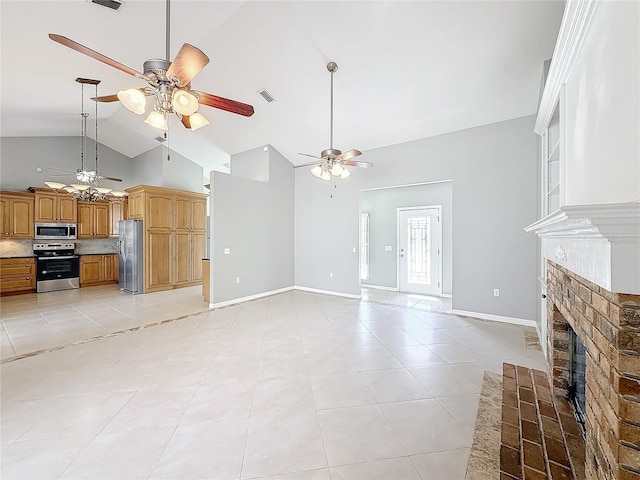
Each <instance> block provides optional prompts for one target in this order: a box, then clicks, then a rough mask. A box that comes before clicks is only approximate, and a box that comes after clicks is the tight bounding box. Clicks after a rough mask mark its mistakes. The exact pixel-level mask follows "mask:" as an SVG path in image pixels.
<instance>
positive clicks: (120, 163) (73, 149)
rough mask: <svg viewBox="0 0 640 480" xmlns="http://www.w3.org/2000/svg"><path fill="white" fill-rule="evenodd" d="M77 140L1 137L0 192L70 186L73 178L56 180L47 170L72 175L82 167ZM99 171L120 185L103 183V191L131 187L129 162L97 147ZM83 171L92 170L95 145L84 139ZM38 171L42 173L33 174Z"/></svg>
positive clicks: (105, 148) (105, 181)
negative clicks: (49, 185) (51, 184)
mask: <svg viewBox="0 0 640 480" xmlns="http://www.w3.org/2000/svg"><path fill="white" fill-rule="evenodd" d="M81 152H82V144H81V137H2V138H0V189H2V190H14V191H21V190H25V189H27V188H28V187H43V188H46V185H44V182H46V181H49V180H52V181H59V182H61V183H65V182H74V181H75V178H74V177H73V176H68V177H56V178H53V177H52V175H54V174H56V173H60V172H54V171H52V170H49V167H56V168H61V169H63V170H69V171H71V172H75V171H76V170H77V169H79V168H80V166H81V165H82V158H81ZM98 160H99V164H98V166H99V168H100V170H101V171H102V172H104V173H105V174H108V175H109V176H113V177H119V178H122V179H123V182H121V183H120V182H111V181H107V180H104V181H103V182H102V184H103V185H104V186H105V187H108V188H113V189H114V190H121V189H123V188H127V187H132V186H134V185H135V184H134V183H131V181H130V178H129V177H130V176H131V175H130V172H131V163H132V160H131V159H130V158H128V157H126V156H124V155H122V154H120V153H118V152H116V151H115V150H111V149H110V148H109V147H105V146H104V145H102V144H100V145H99V150H98ZM86 165H87V168H89V169H93V167H94V166H95V142H94V141H93V140H91V139H90V138H87V160H86ZM36 168H41V169H42V172H37V171H36Z"/></svg>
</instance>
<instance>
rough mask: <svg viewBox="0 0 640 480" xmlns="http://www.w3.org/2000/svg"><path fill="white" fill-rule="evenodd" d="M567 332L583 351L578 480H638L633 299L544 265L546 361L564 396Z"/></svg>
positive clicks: (639, 411) (636, 313) (639, 402)
mask: <svg viewBox="0 0 640 480" xmlns="http://www.w3.org/2000/svg"><path fill="white" fill-rule="evenodd" d="M569 328H572V329H573V330H574V331H575V333H576V335H577V336H578V337H579V338H580V340H581V341H582V343H583V344H584V345H585V347H586V349H587V354H586V362H587V368H586V370H587V373H586V462H585V478H587V479H594V480H595V479H603V480H614V479H615V480H630V479H634V480H640V295H627V294H623V293H612V292H609V291H607V290H605V289H604V288H602V287H599V286H597V285H595V284H594V283H591V282H590V281H588V280H586V279H584V278H582V277H580V276H578V275H576V274H575V273H573V272H571V271H569V270H567V269H566V268H563V267H561V266H560V265H557V264H556V263H553V262H551V261H547V347H548V348H547V362H548V364H549V373H550V375H551V378H552V380H553V394H554V396H555V397H556V398H564V397H566V395H567V387H568V381H569V361H570V352H569V333H570V330H569Z"/></svg>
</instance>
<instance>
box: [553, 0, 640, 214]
mask: <svg viewBox="0 0 640 480" xmlns="http://www.w3.org/2000/svg"><path fill="white" fill-rule="evenodd" d="M639 18H640V3H639V2H624V1H607V2H604V1H601V2H597V4H596V6H595V11H594V12H593V17H592V18H591V21H590V23H589V26H588V31H587V35H586V38H585V40H584V42H583V43H582V46H581V49H580V52H579V54H578V58H577V59H576V63H575V65H574V67H573V69H572V71H571V73H570V75H569V78H568V80H567V82H566V85H565V87H564V89H565V103H564V109H563V108H562V105H561V111H560V118H561V122H564V124H565V130H564V132H563V134H564V135H566V152H565V153H566V155H565V159H564V164H565V175H564V176H565V178H564V190H565V192H564V193H565V201H564V204H565V205H589V204H604V203H626V202H634V201H640V161H639V159H640V135H638V132H639V131H640V88H638V86H639V85H640V22H638V19H639Z"/></svg>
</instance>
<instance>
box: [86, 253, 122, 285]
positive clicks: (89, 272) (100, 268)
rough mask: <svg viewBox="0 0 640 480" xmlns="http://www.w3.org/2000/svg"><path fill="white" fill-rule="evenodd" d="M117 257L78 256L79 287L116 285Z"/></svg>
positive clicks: (108, 255) (112, 255) (110, 255)
mask: <svg viewBox="0 0 640 480" xmlns="http://www.w3.org/2000/svg"><path fill="white" fill-rule="evenodd" d="M118 279H119V277H118V255H116V254H106V255H82V256H80V286H81V287H89V286H91V285H105V284H109V283H118Z"/></svg>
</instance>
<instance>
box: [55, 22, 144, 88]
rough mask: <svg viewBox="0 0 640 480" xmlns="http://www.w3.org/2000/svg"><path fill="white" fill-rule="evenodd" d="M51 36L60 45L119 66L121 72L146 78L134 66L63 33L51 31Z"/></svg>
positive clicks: (112, 65) (110, 64) (111, 65)
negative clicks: (118, 60)
mask: <svg viewBox="0 0 640 480" xmlns="http://www.w3.org/2000/svg"><path fill="white" fill-rule="evenodd" d="M49 38H50V39H51V40H53V41H54V42H58V43H59V44H60V45H64V46H65V47H69V48H70V49H72V50H75V51H76V52H80V53H83V54H84V55H87V56H89V57H91V58H94V59H96V60H98V61H99V62H102V63H106V64H107V65H109V66H110V67H113V68H117V69H118V70H120V71H121V72H124V73H128V74H129V75H133V76H134V77H140V78H146V77H145V76H144V75H143V74H142V73H140V72H137V71H136V70H134V69H133V68H129V67H127V66H126V65H123V64H121V63H119V62H116V61H115V60H113V59H111V58H109V57H107V56H105V55H102V54H101V53H98V52H96V51H95V50H91V49H90V48H88V47H85V46H84V45H82V44H80V43H78V42H75V41H73V40H71V39H70V38H67V37H63V36H62V35H57V34H55V33H50V34H49Z"/></svg>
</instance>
